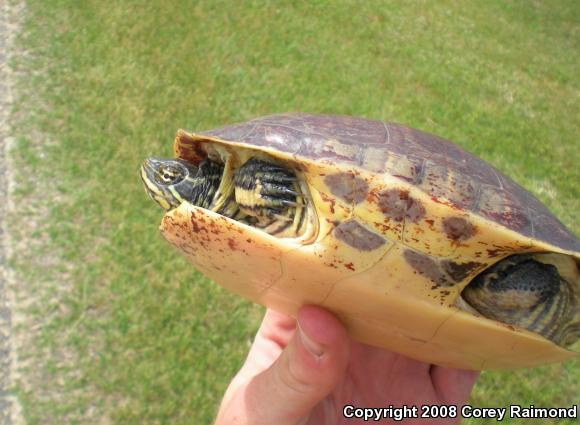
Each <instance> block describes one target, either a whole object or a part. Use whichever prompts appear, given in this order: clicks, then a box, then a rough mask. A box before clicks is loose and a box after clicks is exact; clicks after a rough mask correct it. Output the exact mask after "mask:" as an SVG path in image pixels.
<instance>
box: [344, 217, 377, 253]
mask: <svg viewBox="0 0 580 425" xmlns="http://www.w3.org/2000/svg"><path fill="white" fill-rule="evenodd" d="M334 237H335V238H336V239H338V240H339V241H342V242H344V243H345V244H347V245H350V246H352V247H353V248H356V249H358V250H360V251H373V250H375V249H377V248H379V247H380V246H382V245H384V244H385V239H383V238H382V237H381V236H379V235H377V234H376V233H374V232H371V231H370V230H368V229H367V228H365V227H364V226H363V225H361V224H360V223H358V222H357V221H356V220H349V221H345V222H344V223H341V224H340V225H339V226H338V227H336V228H335V229H334Z"/></svg>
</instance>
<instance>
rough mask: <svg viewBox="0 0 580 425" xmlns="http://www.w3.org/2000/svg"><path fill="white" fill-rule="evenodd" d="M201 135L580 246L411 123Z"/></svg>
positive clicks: (306, 125) (255, 128) (327, 120)
mask: <svg viewBox="0 0 580 425" xmlns="http://www.w3.org/2000/svg"><path fill="white" fill-rule="evenodd" d="M200 134H201V135H207V136H213V137H217V138H219V139H222V140H231V141H237V142H239V143H244V144H248V145H253V146H263V147H267V148H269V149H272V150H277V151H280V152H286V153H289V154H291V155H294V156H298V157H301V158H304V159H306V160H310V161H327V162H328V163H330V164H336V165H339V164H342V165H346V166H347V167H348V166H353V167H359V168H363V169H365V170H368V171H372V172H374V173H386V174H389V175H392V176H395V177H397V178H400V179H402V180H405V181H406V182H409V183H410V184H411V185H413V186H416V187H418V188H420V189H421V190H422V191H424V192H425V193H427V194H428V195H429V196H430V197H431V198H432V199H433V201H434V202H439V200H444V202H448V203H450V204H452V205H453V206H455V207H456V208H458V209H461V210H465V211H467V212H470V213H473V214H478V215H480V216H482V217H484V218H486V219H488V220H490V221H493V222H495V223H497V224H499V225H502V226H505V227H507V228H508V229H510V230H513V231H515V232H518V233H521V234H522V235H525V236H528V237H530V238H533V239H538V240H541V241H544V242H546V243H548V244H550V245H554V246H557V247H560V248H562V249H564V250H567V251H575V252H578V251H580V241H579V240H578V238H576V237H575V236H574V235H573V234H572V233H570V231H569V230H568V229H567V228H566V227H565V226H564V225H563V224H562V223H561V222H560V221H559V220H558V219H557V218H556V217H554V216H553V215H552V214H551V213H550V211H549V210H548V209H547V208H546V207H545V206H544V205H543V204H542V203H541V202H540V201H539V200H538V199H537V198H536V197H534V196H533V195H532V194H531V193H530V192H528V191H527V190H525V189H524V188H522V187H521V186H520V185H518V184H517V183H515V182H514V181H513V180H511V179H510V178H509V177H506V176H505V175H503V174H502V173H500V172H499V171H498V170H496V169H495V168H493V167H492V166H491V165H489V164H488V163H487V162H485V161H483V160H481V159H479V158H478V157H476V156H474V155H472V154H470V153H468V152H466V151H464V150H463V149H461V148H459V147H458V146H457V145H455V144H453V143H451V142H449V141H447V140H445V139H442V138H440V137H437V136H435V135H432V134H429V133H425V132H422V131H419V130H415V129H412V128H409V127H406V126H404V125H400V124H392V123H386V122H381V121H374V120H369V119H364V118H355V117H349V116H333V115H312V114H283V115H271V116H267V117H262V118H258V119H255V120H252V121H249V122H245V123H241V124H237V125H231V126H227V127H223V128H219V129H215V130H211V131H206V132H201V133H200Z"/></svg>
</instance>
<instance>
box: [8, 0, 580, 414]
mask: <svg viewBox="0 0 580 425" xmlns="http://www.w3.org/2000/svg"><path fill="white" fill-rule="evenodd" d="M579 15H580V8H579V7H578V3H577V2H575V1H560V2H557V3H554V2H549V1H535V2H528V1H512V2H509V3H506V2H503V1H488V2H465V1H461V2H455V1H443V2H427V1H418V2H404V1H399V2H390V1H389V2H387V1H372V2H357V1H341V2H327V1H312V2H308V4H306V3H301V2H274V1H245V2H232V1H207V2H190V1H185V0H173V1H169V2H168V1H160V0H152V1H148V2H140V1H130V0H125V1H121V0H118V1H112V0H108V1H103V0H98V1H97V0H90V1H83V2H79V1H75V0H29V1H28V5H27V11H26V18H25V24H24V26H23V35H22V37H21V41H20V45H21V47H22V48H23V49H24V48H25V49H27V50H28V51H29V52H30V54H29V55H26V56H24V57H22V58H21V59H20V60H19V61H18V68H19V69H20V70H21V72H22V73H23V74H22V77H21V78H20V83H19V84H20V92H21V93H22V95H21V97H20V98H19V99H18V105H17V111H16V113H15V119H16V120H17V130H18V131H17V143H16V146H15V149H14V151H13V157H14V168H15V169H16V171H17V173H18V175H19V188H18V192H17V194H18V200H17V202H18V203H19V204H20V205H21V206H25V205H31V204H32V205H37V210H38V209H40V210H42V212H43V214H44V217H46V219H45V220H42V221H41V222H39V223H36V224H35V226H33V227H32V228H31V230H30V232H28V233H27V231H26V216H24V217H13V223H14V224H13V226H14V227H18V228H19V232H20V233H19V234H20V235H21V238H25V237H34V236H36V237H37V238H39V239H38V240H39V241H40V242H38V243H35V245H34V246H33V248H30V249H28V251H26V252H24V251H22V250H21V251H20V255H18V256H17V257H16V258H14V259H13V264H14V266H15V268H16V269H17V271H18V273H19V275H20V276H21V277H22V279H23V280H28V281H32V282H35V285H36V286H34V287H35V288H38V289H39V291H40V290H41V289H42V288H43V282H46V284H47V285H48V282H49V281H50V282H52V286H51V285H48V286H44V289H45V292H43V295H42V296H41V297H40V300H39V302H36V303H35V304H34V305H33V306H32V307H31V308H30V309H29V311H28V313H29V314H33V315H36V317H37V318H39V320H38V321H40V322H41V323H42V326H40V328H39V329H40V331H39V332H38V335H37V337H35V345H34V346H30V347H29V348H28V350H27V351H26V352H25V353H23V356H24V357H27V358H28V359H29V360H30V361H31V364H33V365H34V366H32V367H30V368H28V369H25V370H23V377H22V381H23V382H25V381H26V379H27V377H29V376H34V377H35V378H34V380H33V382H34V385H35V386H34V388H30V387H27V386H26V385H22V386H21V387H20V391H19V396H20V398H21V400H22V401H23V403H24V412H25V416H26V418H27V419H28V421H29V423H30V424H44V423H59V424H61V423H87V422H88V421H89V419H87V418H92V419H90V420H91V421H92V420H93V419H94V418H95V417H99V416H100V415H105V416H107V417H109V418H110V419H111V421H112V422H114V423H122V424H137V423H139V424H141V423H159V424H165V423H171V424H181V423H183V424H186V423H187V424H190V423H198V424H208V423H210V422H211V420H212V417H213V414H214V411H215V408H216V403H217V402H218V401H219V398H220V396H221V394H222V392H223V390H224V389H225V386H226V385H227V383H228V381H229V379H230V378H231V376H232V374H233V373H234V372H235V371H236V370H237V368H238V367H239V365H240V364H241V362H242V360H243V358H244V355H245V352H246V350H247V348H248V344H249V341H250V339H251V337H252V335H253V333H254V331H255V329H256V326H257V324H258V322H259V319H260V314H261V309H260V308H258V307H256V306H252V305H249V304H247V303H246V302H244V301H243V300H240V299H239V298H237V297H235V296H233V295H230V294H228V293H226V292H225V291H223V290H221V289H220V288H219V287H217V286H216V285H213V284H212V283H211V282H209V281H208V280H207V279H205V278H204V277H203V276H201V275H200V274H198V273H197V272H195V271H194V270H192V269H191V267H190V266H189V265H187V264H186V262H185V261H184V259H183V258H181V257H179V256H178V255H176V254H175V253H174V252H173V251H172V250H171V249H170V248H169V247H168V245H167V244H166V243H165V242H164V241H163V240H161V238H160V237H159V236H158V234H157V230H156V228H157V224H158V221H159V219H160V211H159V210H158V209H157V208H156V207H155V206H154V205H153V204H152V203H151V202H150V201H149V200H148V199H147V198H146V197H145V196H144V194H143V191H142V188H141V183H140V180H139V177H138V174H137V170H138V167H139V164H140V162H141V160H142V158H143V157H145V156H148V155H150V154H156V155H169V154H170V152H171V141H172V138H173V135H174V133H175V130H176V129H177V128H181V127H186V128H192V129H208V128H212V127H216V126H219V125H223V124H225V123H230V122H235V121H241V120H245V119H248V118H251V117H255V116H259V115H262V114H268V113H273V112H281V111H310V112H325V113H340V114H352V115H359V116H366V117H370V118H377V119H383V120H389V121H396V122H402V123H406V124H408V125H410V126H413V127H417V128H420V129H423V130H426V131H430V132H433V133H436V134H439V135H441V136H443V137H446V138H448V139H451V140H455V141H457V142H458V143H460V144H461V145H462V146H464V147H465V148H466V149H468V150H469V151H471V152H473V153H475V154H477V155H479V156H481V157H483V158H485V159H486V160H488V161H490V162H491V163H493V164H494V165H496V166H497V167H498V168H499V169H501V170H502V171H504V172H505V173H506V174H508V175H510V176H511V177H513V178H514V179H516V180H517V181H518V182H520V183H521V184H522V185H524V186H525V187H527V188H528V189H530V190H531V191H533V192H534V193H535V194H536V195H537V196H539V197H540V198H541V199H542V200H543V201H544V202H546V203H547V205H549V206H550V208H551V209H552V211H553V212H554V213H555V214H556V215H557V216H558V217H560V218H561V219H562V220H563V221H564V222H565V223H566V224H567V225H568V226H570V227H571V228H572V229H573V230H574V231H575V232H576V233H578V230H579V229H580V227H579V226H578V224H577V218H578V215H577V211H578V209H579V207H580V189H579V186H578V181H579V177H580V175H579V171H578V166H577V164H578V162H579V160H580V156H579V154H578V147H579V145H578V141H577V133H578V125H579V119H578V117H579V116H580V102H579V100H580V96H579V93H580V92H579V81H578V75H580V66H579V63H580V57H579V56H580V55H579V51H580V50H579V47H580V46H579V40H580V39H579V34H578V30H579V27H578V20H579V18H580V16H579ZM47 193H48V194H49V196H47ZM35 203H36V204H35ZM37 212H38V211H37ZM22 228H24V230H22ZM46 258H49V259H50V261H48V260H46ZM43 259H45V260H46V261H43ZM47 261H48V266H49V267H47ZM65 281H66V282H67V288H68V289H67V290H66V291H60V292H58V291H57V292H52V289H51V288H53V287H54V282H62V283H63V284H64V282H65ZM57 286H58V285H57ZM46 288H48V290H46ZM55 294H56V295H55ZM37 301H38V300H37ZM40 319H42V320H40ZM71 353H72V354H71ZM71 356H72V358H73V359H74V360H73V361H70V358H71ZM67 358H69V361H68V362H67V361H66V359H67ZM63 359H64V360H63ZM579 382H580V363H579V362H578V361H571V362H568V363H566V364H563V365H554V366H549V367H543V368H536V369H532V370H524V371H517V372H502V373H498V372H485V373H484V374H483V375H482V377H481V379H480V381H479V382H478V385H477V387H476V389H475V391H474V393H473V398H472V403H473V404H475V405H478V406H495V407H498V406H499V407H505V406H506V405H509V404H520V405H529V404H534V405H536V406H554V407H556V406H560V407H562V406H569V405H571V404H573V403H578V394H580V384H579ZM386 402H388V401H386ZM386 404H388V403H386ZM95 412H97V413H95ZM466 423H477V422H475V421H473V422H469V421H466ZM514 423H518V422H517V421H514ZM521 423H523V422H521Z"/></svg>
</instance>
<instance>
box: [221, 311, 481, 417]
mask: <svg viewBox="0 0 580 425" xmlns="http://www.w3.org/2000/svg"><path fill="white" fill-rule="evenodd" d="M477 376H478V372H474V371H467V370H460V369H451V368H444V367H440V366H435V365H431V364H428V363H423V362H420V361H417V360H413V359H410V358H408V357H405V356H402V355H400V354H395V353H393V352H390V351H387V350H385V349H382V348H377V347H371V346H368V345H365V344H362V343H359V342H356V341H353V340H352V339H351V338H350V337H349V336H348V335H347V333H346V330H345V329H344V327H343V326H342V325H341V323H340V322H339V321H338V320H337V319H336V318H335V317H334V316H333V315H332V314H330V313H329V312H327V311H325V310H323V309H322V308H319V307H315V306H305V307H303V308H302V309H300V311H299V312H298V315H297V319H294V318H292V317H289V316H285V315H283V314H281V313H277V312H275V311H272V310H268V311H267V312H266V315H265V317H264V320H263V322H262V325H261V326H260V329H259V330H258V333H257V335H256V338H255V340H254V343H253V345H252V348H251V349H250V352H249V354H248V357H247V359H246V361H245V363H244V365H243V366H242V368H241V369H240V371H239V372H238V374H237V375H236V376H235V377H234V379H233V380H232V382H231V383H230V385H229V387H228V389H227V390H226V393H225V395H224V398H223V400H222V403H221V406H220V408H219V412H218V415H217V419H216V422H215V425H274V424H275V425H331V424H332V425H338V424H349V425H350V424H359V423H361V424H362V423H369V421H367V422H364V421H363V420H362V419H356V418H345V417H344V416H343V408H344V406H345V405H353V406H355V407H363V408H364V407H389V405H393V406H394V407H401V406H403V405H407V406H418V412H417V413H418V415H419V416H420V415H421V406H422V405H455V406H457V415H456V417H455V418H445V419H422V418H417V419H406V420H405V421H404V423H405V424H423V425H424V424H432V423H440V424H457V423H459V422H460V419H461V415H460V410H461V405H462V404H464V403H465V402H466V401H467V399H468V398H469V395H470V393H471V389H472V388H473V385H474V383H475V380H476V379H477ZM370 422H373V423H377V422H375V421H372V420H371V421H370ZM391 422H392V423H401V422H400V421H399V422H395V421H394V420H390V419H389V420H386V419H383V420H382V421H379V422H378V423H381V424H382V423H391Z"/></svg>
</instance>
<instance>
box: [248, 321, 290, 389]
mask: <svg viewBox="0 0 580 425" xmlns="http://www.w3.org/2000/svg"><path fill="white" fill-rule="evenodd" d="M295 330H296V319H295V318H293V317H291V316H287V315H285V314H282V313H278V312H277V311H274V310H266V314H265V315H264V320H262V324H261V325H260V328H259V329H258V332H257V334H256V337H255V338H254V342H253V343H252V347H251V348H250V352H249V353H248V357H247V358H246V361H245V363H244V366H243V367H242V369H241V370H240V372H239V373H238V375H240V376H242V377H243V378H244V379H249V377H251V376H254V375H256V374H258V373H260V372H262V371H264V370H265V369H267V368H269V367H270V366H271V365H272V363H274V361H275V360H276V359H277V358H278V357H280V353H281V352H282V350H283V349H284V348H285V347H286V345H288V342H289V341H290V339H291V338H292V335H294V332H295Z"/></svg>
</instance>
